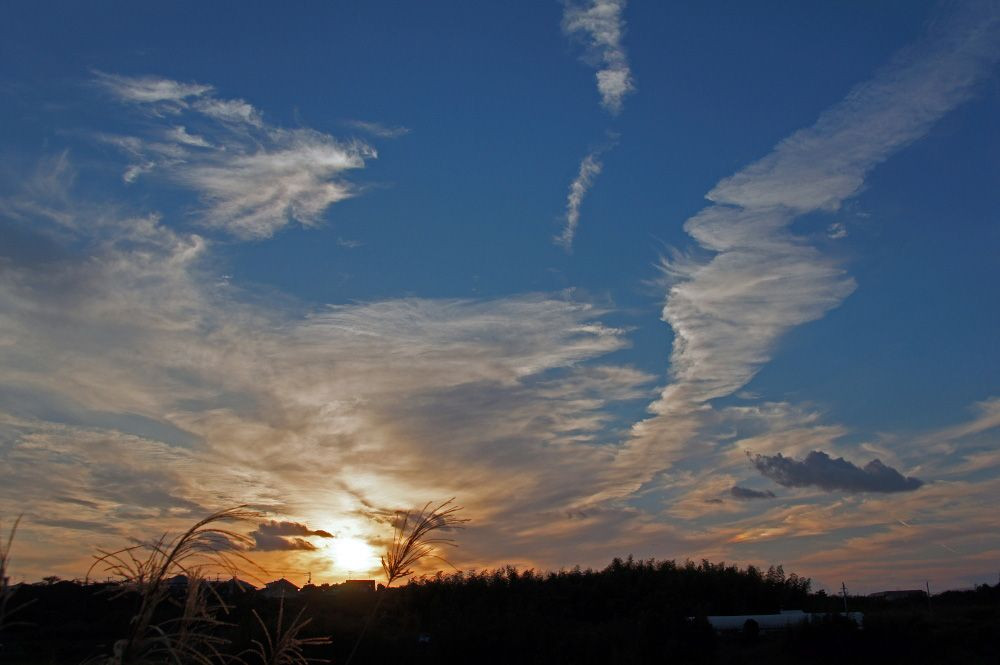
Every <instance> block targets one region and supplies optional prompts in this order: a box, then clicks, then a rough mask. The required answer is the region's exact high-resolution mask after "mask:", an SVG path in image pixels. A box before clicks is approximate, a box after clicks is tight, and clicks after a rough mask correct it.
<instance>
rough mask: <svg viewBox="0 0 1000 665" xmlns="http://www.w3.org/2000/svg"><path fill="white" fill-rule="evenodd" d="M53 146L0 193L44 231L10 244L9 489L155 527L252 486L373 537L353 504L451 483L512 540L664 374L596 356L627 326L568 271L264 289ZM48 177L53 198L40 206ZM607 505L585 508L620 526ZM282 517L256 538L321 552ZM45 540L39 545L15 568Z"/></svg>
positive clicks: (4, 491) (39, 506)
mask: <svg viewBox="0 0 1000 665" xmlns="http://www.w3.org/2000/svg"><path fill="white" fill-rule="evenodd" d="M199 135H200V134H199ZM52 168H54V169H56V171H57V173H58V175H57V176H52V175H50V174H41V175H40V179H41V180H42V181H43V182H44V183H45V184H39V185H37V186H33V187H29V188H25V191H24V192H22V193H21V194H20V195H19V196H18V197H13V198H17V200H18V201H19V202H20V203H21V204H19V206H18V207H17V210H18V211H19V213H18V216H17V217H13V218H12V217H7V216H0V224H2V225H5V226H14V227H16V228H17V230H18V231H19V232H20V233H23V234H28V235H31V234H37V237H36V238H35V240H37V241H38V242H42V241H43V240H44V242H45V243H47V245H46V246H48V247H50V250H51V251H47V252H46V254H45V256H37V257H34V258H33V257H31V256H29V255H26V254H24V253H23V252H19V251H18V248H17V247H16V246H2V247H0V257H3V258H2V260H0V312H2V314H0V376H2V379H0V397H2V399H0V403H2V404H3V405H4V406H3V409H2V410H0V418H2V419H6V420H5V422H9V423H12V424H10V425H9V426H7V427H0V464H5V465H7V466H8V468H11V469H13V470H14V474H13V477H15V478H21V479H23V480H24V482H31V483H34V484H35V486H34V487H33V488H22V487H20V482H21V480H16V481H14V482H11V483H6V484H4V487H3V488H0V502H2V506H8V507H9V506H12V505H15V504H16V505H19V506H21V510H23V511H24V512H26V513H27V514H28V516H29V517H30V516H33V515H43V514H44V515H47V518H46V519H49V520H50V521H51V520H60V521H62V523H64V524H69V522H66V520H77V521H78V522H79V523H82V522H83V521H89V522H94V523H100V522H101V521H102V520H107V519H109V516H118V517H119V518H120V519H121V520H125V516H128V519H127V522H128V523H129V526H130V529H133V530H138V531H142V530H143V529H145V530H150V531H155V532H161V531H162V530H164V529H165V528H168V527H171V528H173V527H174V526H176V525H178V524H181V523H183V521H184V520H185V519H187V518H189V516H191V515H193V514H201V513H207V512H210V511H211V510H212V509H214V508H216V507H218V506H219V505H220V504H221V505H235V504H241V503H248V504H251V505H253V506H254V507H256V508H258V509H261V510H266V511H269V512H270V513H271V514H273V515H275V516H276V518H278V519H280V520H283V521H291V522H296V523H300V524H308V525H309V528H310V530H311V531H314V532H315V531H317V530H320V529H322V530H326V531H329V532H333V531H340V530H341V529H345V528H346V529H347V531H348V532H350V533H351V534H352V535H353V537H360V538H371V539H373V540H375V541H376V542H378V541H377V539H378V538H380V537H382V535H383V534H381V533H380V532H379V525H378V524H377V523H374V522H371V521H370V520H368V518H367V515H366V514H365V513H364V512H363V511H361V510H360V508H361V507H362V506H366V505H371V506H378V507H382V508H397V507H401V506H402V507H407V506H409V505H411V504H412V503H413V502H414V501H415V500H416V501H419V500H423V499H424V498H425V497H434V496H452V495H458V496H461V497H462V501H463V504H465V505H466V507H467V509H468V510H469V511H470V513H471V512H474V513H475V514H476V519H477V522H478V524H479V527H478V528H479V533H480V534H481V535H480V536H478V540H476V539H472V540H473V542H470V546H469V547H468V548H467V551H468V552H469V556H470V557H475V559H474V560H476V561H477V562H479V563H497V562H499V561H502V560H504V559H506V560H512V559H515V558H516V557H518V556H522V554H521V553H520V552H519V550H518V547H519V546H518V543H525V542H528V541H530V540H531V539H532V538H531V537H529V535H528V534H529V533H530V532H532V531H533V530H538V529H542V528H544V525H545V524H547V523H548V522H549V521H550V517H549V514H550V513H552V512H553V511H554V512H556V513H561V512H562V509H563V508H565V507H566V506H568V505H570V504H572V503H573V502H575V501H576V500H577V499H578V498H579V497H580V496H581V495H582V494H585V493H586V492H587V491H588V487H589V485H590V484H591V481H590V480H588V479H593V480H594V481H596V479H597V478H599V477H600V475H601V474H602V473H603V472H604V469H605V468H606V467H607V464H608V463H609V462H610V460H611V450H610V448H609V444H612V443H613V442H615V441H616V440H618V439H619V438H620V437H621V435H622V432H621V427H622V426H621V423H620V421H619V417H618V416H617V415H616V413H615V410H616V405H617V404H619V403H621V402H625V401H633V400H639V401H646V400H648V399H650V397H651V390H650V387H649V383H650V381H651V379H652V377H650V376H649V375H647V374H645V373H643V372H640V371H637V370H635V369H632V368H629V367H623V366H620V365H615V364H600V363H598V362H596V361H598V360H599V359H600V358H601V357H602V356H606V355H607V354H609V353H611V352H613V351H617V350H620V349H622V348H624V347H625V346H626V345H627V339H626V337H625V331H623V330H621V329H618V328H614V327H611V326H607V325H605V324H602V323H601V322H600V319H601V317H602V316H603V315H604V313H605V312H604V310H603V309H602V308H600V307H597V306H594V305H591V304H589V303H587V302H585V301H580V300H577V299H575V298H574V297H573V295H572V294H571V293H556V294H524V295H516V296H510V297H506V298H499V299H494V300H459V299H452V300H434V299H422V298H401V299H393V300H384V301H377V302H369V303H356V304H350V305H338V306H331V307H316V306H308V305H305V304H300V305H297V306H295V305H290V304H289V303H283V304H282V305H281V306H280V307H270V306H268V305H267V304H266V303H261V302H260V299H259V298H250V297H246V296H245V294H243V293H242V291H241V290H240V289H239V288H238V287H237V286H235V285H233V284H231V283H230V282H229V281H227V280H221V279H219V276H218V275H217V274H215V272H214V269H213V243H212V242H211V241H210V240H208V239H206V238H204V237H201V236H200V235H198V234H196V233H183V232H180V231H177V230H175V229H172V228H170V227H169V226H168V225H166V224H165V223H164V222H163V221H162V220H160V219H159V218H158V217H157V216H155V215H146V216H141V217H136V216H129V215H128V214H127V213H124V212H123V210H122V209H121V208H119V206H117V205H106V204H101V203H88V202H87V201H86V200H85V199H83V200H82V199H81V198H80V197H79V196H77V195H76V194H75V193H74V191H73V188H72V182H73V179H72V172H71V168H70V167H69V166H68V165H67V164H66V160H57V161H56V163H55V165H53V166H52ZM60 181H61V182H62V183H63V191H58V183H59V182H60ZM34 193H39V194H43V198H44V199H45V200H48V201H49V203H50V205H56V208H57V209H56V211H55V212H57V213H60V214H57V215H50V216H46V215H41V214H35V213H34V212H33V211H34V210H35V208H34V207H33V206H31V205H27V201H28V199H29V198H31V196H32V195H33V194H34ZM6 200H7V199H6V198H5V199H4V201H6ZM22 204H23V205H22ZM0 209H2V206H0ZM62 213H65V215H66V216H67V217H66V218H65V221H64V222H60V221H56V218H59V219H63V215H62ZM50 229H57V230H58V231H59V233H58V234H56V233H51V234H50V233H48V230H50ZM8 253H10V254H11V260H8V259H7V256H6V255H7V254H8ZM54 349H60V351H59V353H53V350H54ZM98 449H100V450H101V451H104V452H102V453H100V454H98V452H97V450H98ZM105 453H106V454H105ZM91 462H93V464H92V463H91ZM71 468H75V471H73V472H72V473H70V472H69V469H71ZM46 476H51V482H49V483H48V484H46V483H43V482H42V481H41V478H44V477H46ZM57 481H58V482H57ZM43 488H45V489H43ZM169 488H173V490H172V491H169ZM50 495H52V496H59V497H69V498H70V499H72V501H66V500H58V501H56V500H51V499H48V498H47V497H48V496H50ZM415 497H416V498H415ZM608 514H609V513H607V512H605V513H602V516H601V517H599V518H598V517H594V518H592V520H591V522H592V524H596V523H600V524H603V525H605V527H606V528H608V529H620V528H623V527H621V525H620V524H618V523H617V522H615V520H614V519H613V518H611V517H608ZM515 515H516V516H517V519H513V517H514V516H515ZM634 517H635V519H640V518H641V516H639V515H635V516H634ZM594 520H597V521H596V522H595V521H594ZM30 523H31V520H30V519H28V520H26V524H29V525H30ZM504 524H507V526H504ZM577 527H579V522H574V523H573V529H570V530H567V532H566V533H565V536H564V538H566V539H572V538H574V537H576V536H577V535H578V532H577V531H576V529H577ZM605 527H602V528H605ZM265 531H267V530H265ZM271 531H273V529H272V530H271ZM115 533H121V531H120V530H118V531H116V532H115ZM25 534H26V536H25V538H26V539H27V542H31V543H34V542H39V543H40V542H49V543H51V542H52V540H51V539H53V538H58V537H59V535H58V530H57V528H56V527H54V526H47V527H45V528H44V529H43V528H42V527H41V526H38V527H37V528H35V527H31V526H27V527H26V531H25ZM122 535H124V534H122ZM271 536H274V537H279V538H289V539H294V538H303V539H306V538H307V536H303V535H288V536H282V535H277V534H274V533H263V532H262V538H263V541H262V547H265V548H270V549H266V550H261V553H262V555H265V558H266V557H272V558H273V557H279V558H280V557H281V556H288V557H293V559H292V560H290V561H285V560H282V561H285V562H284V563H283V564H281V565H277V567H279V568H286V567H294V568H299V569H303V568H306V567H307V565H308V567H309V568H310V569H313V570H319V569H320V568H321V567H322V566H324V565H329V562H327V563H324V560H323V558H322V557H323V556H325V555H323V554H322V552H321V551H317V550H308V549H305V548H303V547H302V546H301V544H300V543H296V542H295V541H294V540H290V541H289V542H287V543H277V542H275V541H273V538H272V539H271V540H268V538H270V537H271ZM106 537H107V534H106V533H105V534H104V535H102V534H94V535H93V536H92V537H90V538H88V539H86V542H85V543H84V542H83V540H80V542H81V543H82V546H93V545H96V544H98V543H99V542H103V543H104V544H107V542H106V540H104V541H102V539H104V538H106ZM637 537H638V536H637ZM644 537H647V538H651V537H652V536H644ZM46 539H48V540H46ZM78 540H79V539H78ZM305 542H311V541H309V540H305ZM494 542H496V544H497V547H496V548H495V549H491V548H490V547H487V546H486V543H494ZM552 542H555V541H554V540H553V541H552ZM474 543H478V544H474ZM503 543H507V544H506V545H503ZM313 544H316V543H313ZM279 546H280V547H281V548H282V549H274V548H275V547H279ZM288 547H291V548H292V549H288ZM473 553H475V554H473ZM294 557H318V558H314V559H309V560H311V561H313V564H307V563H306V560H305V559H303V560H302V563H301V564H298V563H295V562H297V561H300V560H299V559H296V558H294ZM480 557H481V558H480ZM274 560H277V559H274ZM35 561H42V559H40V558H39V559H36V558H34V554H32V553H31V548H30V547H29V548H28V549H27V550H26V551H25V554H24V556H23V558H22V562H23V564H22V565H23V566H24V569H25V570H28V571H30V570H34V568H32V566H34V565H36V564H35V563H32V562H35ZM49 563H50V562H49ZM38 565H39V572H41V564H38ZM46 565H48V563H47V564H46ZM67 568H69V569H67ZM53 570H56V572H58V573H60V574H67V573H73V571H72V562H64V563H63V564H61V566H60V567H54V568H49V569H48V570H47V571H45V573H46V574H47V573H50V572H53ZM28 574H31V573H28Z"/></svg>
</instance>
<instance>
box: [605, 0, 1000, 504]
mask: <svg viewBox="0 0 1000 665" xmlns="http://www.w3.org/2000/svg"><path fill="white" fill-rule="evenodd" d="M998 56H1000V12H997V11H996V10H995V8H994V7H993V6H992V5H990V4H988V3H970V4H967V5H963V6H961V7H959V8H958V10H957V11H956V12H955V13H953V14H952V15H950V16H948V17H946V18H944V19H943V20H941V21H938V22H937V23H935V24H934V25H933V26H932V28H931V30H930V33H929V35H928V36H927V38H926V39H924V40H923V41H921V42H920V43H918V44H916V45H914V46H912V47H910V48H907V49H905V50H903V51H901V52H900V53H899V54H897V56H896V57H894V58H893V59H892V60H891V61H890V63H889V64H888V65H887V66H885V67H884V68H882V69H881V70H880V71H879V72H878V73H877V74H876V75H875V77H874V78H873V79H872V80H870V81H868V82H865V83H862V84H860V85H858V86H856V87H855V88H854V89H853V90H851V91H850V92H849V93H848V95H847V96H846V97H845V99H844V100H843V101H841V102H840V103H838V104H836V105H835V106H833V107H832V108H831V109H829V110H828V111H826V112H824V113H823V114H821V115H820V117H819V119H818V120H817V122H816V123H815V124H814V125H813V126H812V127H809V128H806V129H803V130H801V131H798V132H795V133H794V134H792V135H791V136H790V137H788V138H787V139H785V140H783V141H781V142H780V143H779V144H778V145H777V146H776V147H775V148H774V150H773V151H772V152H771V153H770V154H769V155H767V156H765V157H764V158H763V159H761V160H759V161H758V162H756V163H754V164H751V165H749V166H748V167H746V168H744V169H742V170H741V171H739V172H737V173H736V174H734V175H732V176H730V177H728V178H725V179H723V180H721V181H720V182H719V183H718V184H717V185H716V186H715V187H714V188H713V189H712V190H711V191H710V192H709V194H708V195H707V196H708V199H709V200H710V201H711V202H712V205H710V206H709V207H707V208H705V209H703V210H702V211H701V212H699V213H698V214H697V215H695V216H693V217H691V218H690V219H688V220H687V222H686V223H685V225H684V228H685V230H686V231H687V232H688V234H689V235H690V236H691V237H692V238H693V239H694V240H695V242H696V243H697V246H696V247H695V248H694V249H692V250H690V251H687V252H674V253H673V254H672V255H670V256H669V257H666V258H664V260H663V262H662V269H663V276H664V284H665V288H666V297H665V304H664V308H663V315H662V318H663V320H664V321H665V322H666V323H668V324H669V325H670V326H671V328H672V329H673V332H674V341H673V348H672V350H671V354H670V370H669V378H670V381H669V383H668V385H667V386H666V387H665V388H664V389H663V391H662V393H661V395H660V396H659V398H658V399H657V400H655V401H654V402H653V403H652V404H651V405H650V410H651V411H652V413H653V416H652V417H650V418H648V419H646V420H643V421H641V422H639V423H636V425H635V426H634V427H633V429H632V432H631V437H630V439H629V440H628V442H627V443H626V444H625V445H624V446H623V447H622V449H621V450H620V451H618V454H617V455H616V460H615V464H614V465H612V466H611V467H609V471H608V474H607V475H606V476H605V478H604V481H605V482H604V484H602V485H601V486H598V487H595V491H594V493H593V495H592V496H591V501H595V502H604V501H611V500H614V499H618V498H622V497H625V496H629V495H631V494H633V493H635V492H638V491H640V490H642V491H645V492H647V493H654V492H655V490H653V489H652V488H651V485H657V486H659V487H660V488H661V489H660V491H661V492H662V493H663V495H664V496H665V497H669V498H670V500H671V501H674V502H676V503H678V505H680V504H683V505H685V506H693V505H694V504H693V503H691V502H685V501H683V497H678V496H677V494H678V492H680V491H681V488H683V487H685V486H686V487H688V489H686V490H683V491H685V492H687V493H688V494H690V493H691V492H692V491H693V489H692V488H694V487H696V485H697V482H701V480H700V479H703V478H704V476H705V474H706V473H708V474H710V473H711V470H712V469H719V470H725V471H729V472H732V473H735V472H736V468H737V465H738V464H739V460H738V459H735V460H733V459H730V457H732V456H735V457H736V458H738V457H739V446H740V445H742V443H741V441H740V439H739V438H725V435H724V434H723V433H724V432H726V431H727V430H731V427H727V426H726V423H727V421H729V419H730V418H731V417H733V416H734V415H735V414H734V412H732V411H731V410H730V409H723V410H717V409H715V408H713V406H712V404H713V400H716V399H718V398H721V397H725V396H729V395H732V394H734V393H736V392H737V391H739V390H741V389H742V388H743V387H744V386H745V385H746V384H747V383H748V382H749V381H750V380H751V379H752V378H753V377H754V376H755V374H756V373H757V372H758V371H759V369H760V368H761V367H763V366H764V364H765V363H766V362H768V361H769V360H770V358H771V357H772V355H773V353H774V352H775V348H776V346H777V344H778V342H779V340H780V339H781V337H782V335H783V334H785V333H786V332H787V331H788V330H790V329H792V328H793V327H795V326H797V325H801V324H803V323H806V322H809V321H813V320H816V319H818V318H820V317H822V316H823V315H824V314H825V313H826V312H828V311H829V310H830V309H832V308H834V307H836V306H838V305H839V304H840V303H841V302H842V301H843V300H844V299H845V298H846V297H847V296H848V295H849V294H850V293H851V292H852V291H853V290H854V288H855V283H854V280H853V279H852V278H851V277H850V276H849V275H848V274H847V273H846V272H845V270H844V269H843V267H842V266H841V265H840V260H839V259H838V258H836V257H833V256H828V255H825V254H824V253H823V252H822V251H821V250H820V248H819V247H816V246H813V245H812V244H811V243H810V237H809V236H802V235H798V234H797V233H796V232H795V231H793V228H792V225H793V223H794V222H795V221H796V220H798V219H799V218H801V217H802V216H804V215H807V214H811V213H823V212H829V211H834V210H836V209H837V208H838V207H839V206H840V205H841V204H842V203H843V202H844V201H845V200H846V199H848V198H849V197H851V196H854V195H856V194H857V193H858V192H859V191H861V189H862V188H863V186H864V182H865V177H866V175H867V174H868V173H869V172H870V171H871V170H872V169H873V168H875V167H876V166H877V165H878V164H879V163H881V162H882V161H884V160H886V159H888V158H889V157H890V156H891V155H892V154H893V153H894V152H895V151H897V150H900V149H901V148H903V147H905V146H907V145H909V144H910V143H912V142H913V141H915V140H917V139H919V138H920V137H921V136H923V135H924V134H926V133H927V132H928V131H929V129H930V128H931V126H932V125H933V123H934V122H935V121H936V120H937V119H939V118H940V117H942V116H943V115H945V114H946V113H948V112H949V111H950V110H951V109H953V108H955V107H957V106H958V105H960V104H961V103H963V102H964V101H966V100H968V99H969V98H970V97H971V96H972V95H973V94H974V92H975V90H976V86H977V84H978V83H979V82H981V81H982V80H983V79H984V78H985V77H986V76H987V75H988V74H989V73H990V71H991V68H992V67H993V66H994V64H995V63H996V62H997V59H998ZM820 230H822V227H820ZM775 426H780V427H788V428H789V429H788V430H787V431H783V430H770V431H765V432H762V433H761V434H760V435H758V438H759V439H760V440H762V441H763V440H766V441H767V442H768V445H770V446H772V448H771V452H769V453H768V454H772V455H773V454H776V453H779V452H781V448H780V446H785V453H786V454H787V452H788V450H789V449H792V450H793V451H795V450H799V449H800V448H801V446H802V442H803V441H804V440H808V438H806V439H804V438H803V437H812V438H814V439H815V441H816V443H815V444H814V448H813V449H817V450H818V449H827V450H829V449H830V448H829V447H828V446H827V445H826V443H829V442H834V441H836V439H837V438H838V437H840V436H843V433H844V430H843V428H840V427H835V426H834V427H829V426H823V425H820V424H819V423H817V422H811V423H810V422H800V423H793V424H787V425H785V424H780V423H775ZM696 442H697V443H696ZM824 442H826V443H824ZM837 444H838V446H841V447H840V448H839V449H838V453H839V454H847V453H848V452H850V450H851V449H850V447H845V446H843V444H841V443H840V442H837ZM820 446H823V447H822V448H820ZM806 452H808V451H802V452H801V454H806ZM855 452H856V449H855ZM722 460H726V461H725V462H722ZM678 465H680V469H675V467H676V466H678ZM696 466H697V467H698V468H700V469H702V470H703V471H702V472H699V473H693V475H692V478H697V479H699V480H698V481H695V480H692V481H691V484H686V482H685V483H681V482H679V481H678V473H681V472H682V471H683V472H684V473H689V471H687V470H688V469H691V468H694V467H696ZM720 467H721V468H720ZM681 477H684V476H681ZM666 500H667V499H666V498H665V499H664V501H666ZM678 500H679V501H678ZM696 503H697V505H698V506H699V507H700V508H699V510H700V511H701V512H702V513H704V512H705V511H706V510H708V509H709V508H711V509H713V510H715V509H716V508H712V506H711V505H710V504H705V502H704V501H702V500H699V501H697V502H696ZM749 508H750V506H748V509H749ZM719 509H721V508H719ZM692 510H693V509H692Z"/></svg>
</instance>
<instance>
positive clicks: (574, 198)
mask: <svg viewBox="0 0 1000 665" xmlns="http://www.w3.org/2000/svg"><path fill="white" fill-rule="evenodd" d="M605 150H606V148H605V149H599V150H594V151H593V152H591V153H590V154H588V155H587V156H586V157H584V158H583V161H581V162H580V170H579V172H578V173H577V174H576V178H574V179H573V182H572V183H570V186H569V193H568V194H567V195H566V217H565V219H566V223H565V225H564V226H563V231H562V233H560V234H559V235H558V236H556V237H555V238H554V242H555V243H556V244H557V245H559V246H560V247H562V248H563V249H564V250H566V251H567V252H569V251H570V250H572V249H573V238H575V237H576V228H577V226H579V224H580V206H582V205H583V199H584V197H585V196H586V195H587V192H588V191H589V190H590V188H591V186H592V185H593V184H594V179H595V178H596V177H597V176H598V175H600V173H601V169H602V168H603V164H602V163H601V153H603V152H604V151H605Z"/></svg>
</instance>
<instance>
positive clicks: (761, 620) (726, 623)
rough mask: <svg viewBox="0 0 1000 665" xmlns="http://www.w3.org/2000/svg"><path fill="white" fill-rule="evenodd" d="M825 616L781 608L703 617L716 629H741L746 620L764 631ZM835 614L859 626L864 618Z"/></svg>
mask: <svg viewBox="0 0 1000 665" xmlns="http://www.w3.org/2000/svg"><path fill="white" fill-rule="evenodd" d="M827 616H830V615H828V614H824V613H821V612H812V613H810V612H803V611H802V610H782V611H781V612H780V613H778V614H734V615H729V616H710V617H705V618H706V619H708V623H709V624H711V626H712V628H714V629H715V630H717V631H723V630H742V629H743V626H745V625H746V623H747V622H748V621H754V622H756V623H757V627H758V628H759V629H760V630H762V631H766V630H785V629H786V628H790V627H792V626H797V625H799V624H803V623H809V622H810V621H819V620H822V619H824V618H825V617H827ZM835 616H846V617H847V618H848V619H850V620H851V621H854V622H855V623H857V624H858V625H859V626H860V625H861V623H862V621H863V620H864V614H862V613H861V612H847V613H846V614H840V613H838V614H837V615H835ZM689 619H694V617H689Z"/></svg>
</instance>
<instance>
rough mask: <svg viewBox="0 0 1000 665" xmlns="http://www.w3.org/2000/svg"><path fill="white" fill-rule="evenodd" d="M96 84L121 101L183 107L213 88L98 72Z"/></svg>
mask: <svg viewBox="0 0 1000 665" xmlns="http://www.w3.org/2000/svg"><path fill="white" fill-rule="evenodd" d="M95 80H96V82H97V83H98V84H99V85H101V86H102V87H104V88H105V89H107V90H108V91H110V92H111V93H112V94H114V95H115V96H116V97H118V98H119V99H122V100H124V101H128V102H136V103H139V104H153V103H157V102H161V103H162V102H172V103H174V104H181V105H183V104H184V103H186V101H187V100H188V99H190V98H192V97H200V96H202V95H205V94H208V93H210V92H212V86H210V85H202V84H199V83H181V82H179V81H171V80H170V79H165V78H160V77H157V76H135V77H130V76H118V75H116V74H105V73H103V72H97V73H96V74H95Z"/></svg>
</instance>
